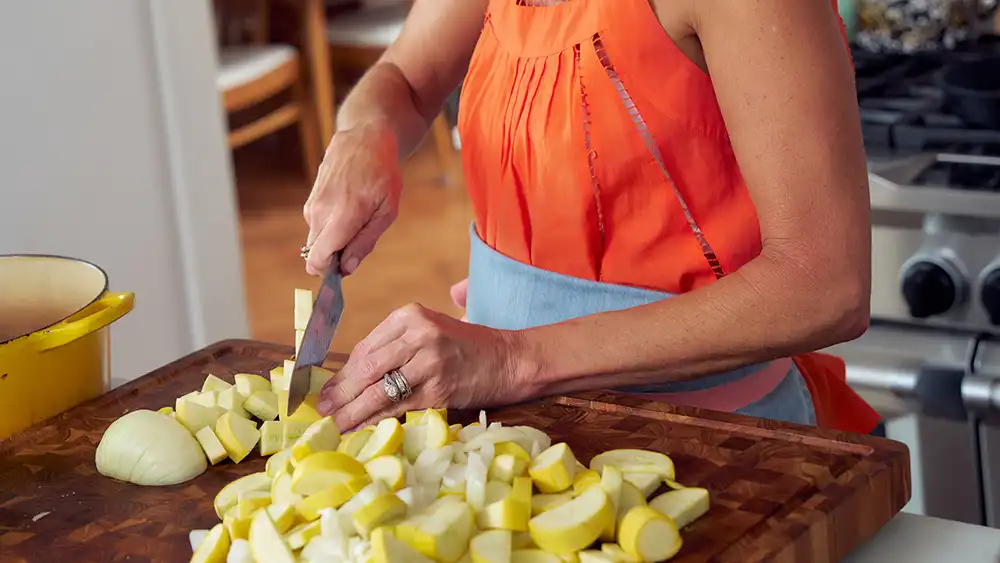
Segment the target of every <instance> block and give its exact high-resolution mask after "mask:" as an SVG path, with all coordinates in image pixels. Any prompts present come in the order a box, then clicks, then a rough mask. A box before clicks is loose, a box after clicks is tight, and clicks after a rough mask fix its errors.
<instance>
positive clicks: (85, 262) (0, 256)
mask: <svg viewBox="0 0 1000 563" xmlns="http://www.w3.org/2000/svg"><path fill="white" fill-rule="evenodd" d="M6 258H55V259H58V260H69V261H71V262H78V263H80V264H83V265H85V266H89V267H91V268H93V269H95V270H97V271H98V272H100V273H101V275H102V276H104V288H103V289H101V291H100V293H98V294H97V295H95V296H94V298H93V299H91V300H90V301H88V302H87V304H86V305H84V306H83V307H80V308H79V309H77V310H76V311H73V312H72V313H70V314H69V315H66V316H65V317H63V318H61V319H59V320H58V321H55V322H54V323H51V324H49V325H47V326H44V327H42V328H40V329H36V330H33V331H31V332H27V333H24V334H21V335H19V336H15V337H13V338H9V339H7V340H0V346H3V345H4V344H9V343H11V342H14V341H15V340H19V339H21V338H27V337H28V336H31V335H32V334H34V333H36V332H42V331H44V330H48V329H50V328H52V327H54V326H56V325H57V324H59V323H61V322H65V321H66V319H68V318H70V317H72V316H74V315H76V314H78V313H79V312H80V311H83V310H84V309H86V308H87V307H90V306H91V305H93V304H94V303H97V301H98V300H99V299H100V298H101V296H102V295H104V294H105V293H107V292H108V291H109V290H110V288H111V280H110V278H109V277H108V273H107V272H106V271H105V270H104V268H102V267H100V266H98V265H97V264H94V263H93V262H90V261H88V260H84V259H83V258H73V257H72V256H61V255H59V254H0V260H4V259H6Z"/></svg>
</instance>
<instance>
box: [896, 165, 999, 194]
mask: <svg viewBox="0 0 1000 563" xmlns="http://www.w3.org/2000/svg"><path fill="white" fill-rule="evenodd" d="M914 184H916V185H919V186H936V187H945V188H952V189H960V190H970V191H985V192H1000V166H997V165H996V164H979V163H970V162H948V161H940V160H939V161H938V162H935V163H934V164H932V165H931V166H930V167H928V168H927V169H925V170H924V171H923V172H921V173H920V175H919V176H918V177H917V179H916V181H915V182H914Z"/></svg>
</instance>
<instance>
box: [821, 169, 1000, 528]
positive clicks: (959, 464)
mask: <svg viewBox="0 0 1000 563" xmlns="http://www.w3.org/2000/svg"><path fill="white" fill-rule="evenodd" d="M956 163H958V164H961V165H965V164H972V165H975V166H979V165H982V166H988V167H989V166H998V167H1000V159H997V158H993V157H974V156H973V157H970V156H964V155H949V154H923V155H917V156H913V157H908V158H903V159H899V158H890V159H881V160H879V159H873V160H872V161H871V162H870V163H869V168H870V172H871V173H870V176H869V183H870V189H871V206H872V297H871V313H872V325H871V328H870V329H869V331H868V333H866V334H865V335H864V336H862V337H861V338H859V339H857V340H855V341H853V342H849V343H846V344H841V345H839V346H835V347H833V348H831V349H830V350H829V351H830V352H831V353H833V354H835V355H838V356H840V357H842V358H843V359H844V360H845V363H846V364H847V379H848V383H849V384H850V385H851V386H852V387H853V388H854V389H855V390H856V391H857V392H858V393H859V394H860V395H861V396H862V397H863V398H865V399H866V400H867V401H868V402H869V403H870V404H871V405H872V406H873V407H874V408H875V409H876V410H877V411H879V413H880V414H881V416H882V418H883V421H884V430H885V434H886V436H887V437H889V438H892V439H895V440H899V441H901V442H903V443H905V444H907V446H909V448H910V456H911V476H912V479H913V495H912V500H911V502H910V503H909V505H908V506H907V507H906V509H905V510H907V511H909V512H914V513H918V514H926V515H929V516H936V517H941V518H947V519H952V520H958V521H962V522H969V523H973V524H984V523H986V522H987V520H989V522H990V523H991V525H1000V524H998V522H997V520H998V518H1000V426H992V425H991V424H992V422H989V421H986V422H983V421H982V420H981V419H983V418H984V415H982V414H981V411H983V407H982V405H979V406H978V407H977V406H976V405H977V403H975V401H971V400H970V397H973V396H977V395H976V394H977V393H979V394H980V395H982V394H985V395H987V396H991V395H989V394H990V393H995V395H996V398H997V399H1000V368H997V370H996V377H993V376H989V375H985V374H986V373H987V371H986V370H984V366H989V365H992V364H991V363H990V362H988V361H985V360H983V358H985V357H986V356H984V355H983V354H986V353H987V350H989V346H982V345H981V340H982V337H983V336H984V335H993V336H994V337H996V338H997V340H998V342H1000V313H998V312H997V311H995V310H994V311H993V314H992V315H991V312H990V310H989V309H990V307H991V306H992V307H993V308H994V309H995V308H996V304H992V305H990V302H989V299H984V293H988V292H987V291H986V286H987V284H986V283H984V282H987V281H988V282H989V283H990V284H998V283H1000V282H998V281H997V279H998V278H1000V274H998V275H996V276H993V277H991V273H992V272H994V271H998V269H1000V192H996V191H988V190H976V189H957V188H955V187H951V186H948V185H947V184H941V183H935V178H936V177H935V176H934V175H933V174H931V175H928V174H926V172H927V171H928V170H932V171H933V170H935V168H934V167H937V168H941V167H945V168H946V167H948V166H951V165H953V164H956ZM988 172H989V170H988ZM997 289H998V288H992V290H994V291H996V290H997ZM995 323H996V324H995ZM998 354H1000V352H998ZM984 361H985V364H984ZM993 385H996V386H997V387H996V390H995V391H994V390H993V387H992V386H993ZM984 386H985V387H987V388H989V391H983V390H982V389H981V387H984ZM997 404H998V405H1000V400H998V401H997ZM973 409H978V410H973ZM997 412H998V415H1000V410H998V411H997ZM983 460H985V463H983V462H982V461H983ZM994 472H998V473H997V475H994ZM994 497H995V498H994Z"/></svg>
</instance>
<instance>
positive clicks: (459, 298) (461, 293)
mask: <svg viewBox="0 0 1000 563" xmlns="http://www.w3.org/2000/svg"><path fill="white" fill-rule="evenodd" d="M468 296H469V278H465V279H464V280H462V281H460V282H458V283H456V284H455V285H453V286H451V300H452V301H453V302H454V303H455V306H456V307H461V308H462V309H464V308H465V302H466V300H467V298H468Z"/></svg>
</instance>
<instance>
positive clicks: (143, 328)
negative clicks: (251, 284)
mask: <svg viewBox="0 0 1000 563" xmlns="http://www.w3.org/2000/svg"><path fill="white" fill-rule="evenodd" d="M209 4H210V3H209V2H208V1H207V0H86V1H83V2H81V1H79V0H31V1H12V2H0V253H21V252H23V253H50V254H61V255H68V256H74V257H79V258H83V259H86V260H89V261H92V262H94V263H96V264H98V265H100V266H102V267H103V268H104V269H105V270H107V272H108V273H109V275H110V277H111V283H112V289H114V290H120V291H133V292H135V293H136V308H135V310H134V311H133V312H132V313H131V314H129V315H128V316H127V317H125V318H124V319H123V320H121V321H119V322H118V323H116V324H115V325H114V329H113V331H112V357H113V360H112V373H113V377H114V378H116V379H133V378H135V377H138V376H140V375H142V374H144V373H146V372H148V371H150V370H152V369H155V368H157V367H159V366H161V365H163V364H165V363H167V362H170V361H172V360H174V359H177V358H178V357H180V356H182V355H184V354H186V353H188V352H190V351H193V350H195V349H197V348H200V347H202V346H205V345H206V344H208V343H211V342H214V341H217V340H221V339H225V338H234V337H245V336H246V334H247V327H246V314H245V305H244V292H243V285H242V284H243V281H242V279H243V278H242V260H241V256H240V252H239V246H238V227H237V218H236V209H235V194H234V186H233V180H232V172H231V168H230V162H229V152H228V150H227V148H226V146H225V131H224V121H223V116H222V113H221V108H220V105H219V99H218V95H217V93H216V90H215V86H214V79H215V56H216V55H215V48H214V43H213V41H214V39H213V36H212V28H211V20H210V18H211V16H210V12H209ZM2 290H3V288H0V291H2Z"/></svg>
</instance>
